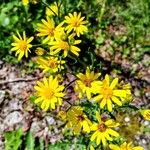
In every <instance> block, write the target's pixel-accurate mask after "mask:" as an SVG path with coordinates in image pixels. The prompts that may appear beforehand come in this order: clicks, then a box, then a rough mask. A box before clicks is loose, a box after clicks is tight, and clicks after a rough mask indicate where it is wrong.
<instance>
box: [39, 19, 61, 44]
mask: <svg viewBox="0 0 150 150" xmlns="http://www.w3.org/2000/svg"><path fill="white" fill-rule="evenodd" d="M41 21H42V24H41V23H38V24H37V26H38V29H37V31H38V32H39V33H38V34H37V36H40V37H41V36H43V37H46V38H45V39H44V40H43V43H46V42H49V41H53V40H54V39H57V38H59V37H60V36H61V34H62V32H63V28H62V27H61V26H62V24H59V25H58V26H57V27H55V22H54V20H53V19H52V18H49V17H47V20H44V19H42V20H41Z"/></svg>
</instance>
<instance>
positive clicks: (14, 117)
mask: <svg viewBox="0 0 150 150" xmlns="http://www.w3.org/2000/svg"><path fill="white" fill-rule="evenodd" d="M22 119H23V115H22V114H21V113H20V112H19V111H14V112H12V113H10V114H8V115H7V116H6V118H5V120H4V124H6V125H7V126H9V127H12V126H13V125H15V124H17V123H19V122H21V121H22Z"/></svg>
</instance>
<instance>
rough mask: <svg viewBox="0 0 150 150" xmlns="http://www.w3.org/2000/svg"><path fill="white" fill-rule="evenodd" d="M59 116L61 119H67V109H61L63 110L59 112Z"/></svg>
mask: <svg viewBox="0 0 150 150" xmlns="http://www.w3.org/2000/svg"><path fill="white" fill-rule="evenodd" d="M57 116H58V118H60V119H61V120H63V121H66V117H67V113H66V112H65V111H63V110H61V111H59V113H58V115H57Z"/></svg>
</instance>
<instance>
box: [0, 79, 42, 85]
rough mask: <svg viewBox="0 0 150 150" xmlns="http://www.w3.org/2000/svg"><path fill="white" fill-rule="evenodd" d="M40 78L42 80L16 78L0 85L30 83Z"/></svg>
mask: <svg viewBox="0 0 150 150" xmlns="http://www.w3.org/2000/svg"><path fill="white" fill-rule="evenodd" d="M40 78H42V77H35V78H27V79H26V78H16V79H11V80H6V81H1V82H0V85H3V84H8V83H13V82H31V81H35V80H38V79H40Z"/></svg>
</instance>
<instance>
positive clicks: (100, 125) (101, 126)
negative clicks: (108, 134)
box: [98, 123, 106, 132]
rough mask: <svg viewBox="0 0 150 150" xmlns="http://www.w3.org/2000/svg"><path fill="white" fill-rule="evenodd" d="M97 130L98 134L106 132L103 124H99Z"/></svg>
mask: <svg viewBox="0 0 150 150" xmlns="http://www.w3.org/2000/svg"><path fill="white" fill-rule="evenodd" d="M98 130H99V131H100V132H105V131H106V125H105V124H104V123H101V124H99V125H98Z"/></svg>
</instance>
